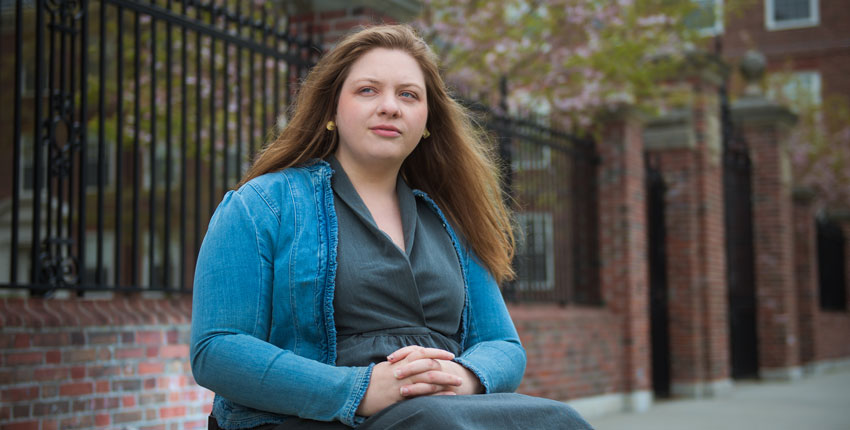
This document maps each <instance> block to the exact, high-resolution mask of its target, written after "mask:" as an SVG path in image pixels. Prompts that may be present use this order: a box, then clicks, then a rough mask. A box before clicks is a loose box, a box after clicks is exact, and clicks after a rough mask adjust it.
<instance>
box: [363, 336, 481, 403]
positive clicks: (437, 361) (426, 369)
mask: <svg viewBox="0 0 850 430" xmlns="http://www.w3.org/2000/svg"><path fill="white" fill-rule="evenodd" d="M453 358H454V354H452V353H451V352H448V351H444V350H442V349H436V348H424V347H421V346H416V345H411V346H406V347H404V348H401V349H399V350H397V351H395V352H393V353H392V354H390V355H389V356H387V361H382V362H380V363H378V364H376V365H375V367H374V368H373V369H372V378H371V379H370V381H369V386H368V387H367V388H366V394H365V395H364V396H363V399H362V400H361V401H360V406H359V407H358V408H357V415H360V416H365V417H368V416H371V415H374V414H376V413H378V412H380V411H381V410H382V409H384V408H386V407H387V406H390V405H392V404H394V403H398V402H400V401H402V400H405V399H409V398H413V397H419V396H426V395H438V396H439V395H449V396H452V395H456V394H478V393H482V392H483V391H484V387H483V386H482V385H481V382H480V381H479V380H478V377H476V376H475V374H473V373H472V372H470V371H469V369H467V368H465V367H463V366H461V365H460V364H458V363H455V362H454V361H451V360H452V359H453Z"/></svg>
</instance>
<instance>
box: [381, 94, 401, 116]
mask: <svg viewBox="0 0 850 430" xmlns="http://www.w3.org/2000/svg"><path fill="white" fill-rule="evenodd" d="M400 113H401V112H400V111H399V107H398V100H396V99H395V96H393V95H384V96H383V97H381V104H380V105H379V106H378V115H387V116H391V117H393V118H395V117H397V116H399V114H400Z"/></svg>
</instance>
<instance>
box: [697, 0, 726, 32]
mask: <svg viewBox="0 0 850 430" xmlns="http://www.w3.org/2000/svg"><path fill="white" fill-rule="evenodd" d="M692 1H693V2H694V3H700V2H708V1H712V2H713V3H714V25H712V26H711V27H701V28H698V29H697V31H699V34H700V35H701V36H704V37H707V36H716V35H718V34H723V31H724V27H723V0H692Z"/></svg>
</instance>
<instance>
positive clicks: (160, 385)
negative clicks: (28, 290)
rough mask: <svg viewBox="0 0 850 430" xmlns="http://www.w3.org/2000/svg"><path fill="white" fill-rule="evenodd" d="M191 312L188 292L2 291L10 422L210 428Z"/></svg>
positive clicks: (1, 392) (1, 367) (5, 402)
mask: <svg viewBox="0 0 850 430" xmlns="http://www.w3.org/2000/svg"><path fill="white" fill-rule="evenodd" d="M190 318H191V298H190V297H188V296H181V297H178V298H175V299H144V298H141V297H122V298H116V299H110V300H83V299H68V300H61V299H59V300H44V299H38V298H31V299H0V360H2V361H0V396H2V402H0V405H1V406H0V422H2V423H3V424H4V425H3V429H4V430H6V429H8V430H53V429H72V428H116V427H132V428H139V429H151V430H153V429H170V430H171V429H173V430H180V429H202V428H206V423H207V421H206V416H207V415H208V414H209V411H210V409H211V407H212V393H211V392H210V391H208V390H206V389H203V388H201V387H198V386H197V385H196V384H195V383H194V380H193V378H192V372H191V369H190V368H189V361H188V355H189V322H190Z"/></svg>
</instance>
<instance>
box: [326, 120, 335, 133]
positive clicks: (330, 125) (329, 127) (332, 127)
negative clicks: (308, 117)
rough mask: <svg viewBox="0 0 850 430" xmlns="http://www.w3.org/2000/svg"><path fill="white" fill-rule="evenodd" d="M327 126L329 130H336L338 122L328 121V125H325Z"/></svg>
mask: <svg viewBox="0 0 850 430" xmlns="http://www.w3.org/2000/svg"><path fill="white" fill-rule="evenodd" d="M325 128H326V129H328V131H334V130H336V123H334V122H333V121H328V123H327V125H325Z"/></svg>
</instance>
